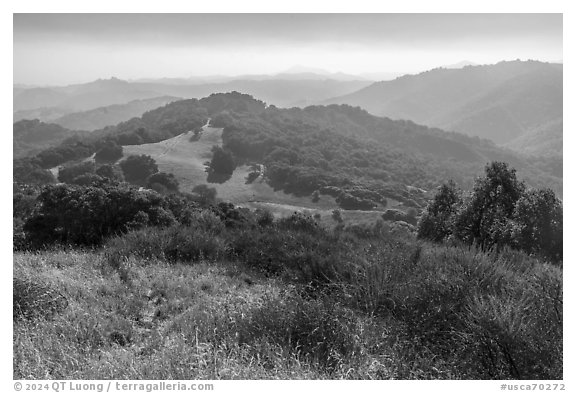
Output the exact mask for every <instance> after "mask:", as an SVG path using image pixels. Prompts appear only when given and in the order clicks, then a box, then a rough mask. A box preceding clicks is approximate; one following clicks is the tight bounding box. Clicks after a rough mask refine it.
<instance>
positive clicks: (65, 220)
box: [24, 185, 175, 245]
mask: <svg viewBox="0 0 576 393" xmlns="http://www.w3.org/2000/svg"><path fill="white" fill-rule="evenodd" d="M38 203H39V206H40V208H39V210H38V211H37V212H36V213H35V214H34V215H33V216H32V217H30V218H29V219H28V220H27V221H26V223H25V225H24V231H25V232H26V233H27V235H28V237H29V239H30V242H31V243H33V244H36V245H42V244H45V243H53V242H62V243H71V244H83V245H95V244H99V243H100V242H101V241H102V240H103V239H104V238H105V237H108V236H112V235H115V234H118V233H121V232H124V231H126V230H127V229H129V228H130V226H131V222H132V221H134V220H135V219H137V218H138V217H137V215H140V216H142V215H143V214H145V215H146V217H147V222H148V224H149V225H159V226H167V225H170V224H172V223H174V222H175V218H174V215H173V214H172V212H171V211H170V206H169V204H168V203H167V201H166V200H165V199H164V198H162V197H161V196H160V195H158V194H157V193H155V192H138V191H137V190H135V189H134V188H130V187H116V186H103V187H79V186H68V185H57V186H48V187H47V188H45V189H44V190H43V191H42V192H41V193H40V195H39V197H38Z"/></svg>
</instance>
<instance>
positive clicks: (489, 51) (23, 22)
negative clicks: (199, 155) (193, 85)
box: [14, 14, 562, 84]
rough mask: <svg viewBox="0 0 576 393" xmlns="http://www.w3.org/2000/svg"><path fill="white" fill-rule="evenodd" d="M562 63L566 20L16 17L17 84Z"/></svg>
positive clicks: (546, 16) (318, 16) (518, 17)
mask: <svg viewBox="0 0 576 393" xmlns="http://www.w3.org/2000/svg"><path fill="white" fill-rule="evenodd" d="M516 58H520V59H537V60H543V61H560V60H562V15H561V14H15V15H14V83H23V84H69V83H77V82H87V81H91V80H94V79H97V78H109V77H111V76H116V77H118V78H122V79H133V78H142V77H189V76H192V75H214V74H223V75H239V74H259V73H276V72H281V71H283V70H286V69H289V68H291V67H293V66H295V65H302V66H307V67H315V68H322V69H325V70H327V71H331V72H338V71H340V72H345V73H351V74H360V73H373V72H418V71H422V70H426V69H430V68H434V67H438V66H442V65H448V64H452V63H457V62H459V61H462V60H469V61H472V62H475V63H482V64H484V63H495V62H498V61H500V60H511V59H516Z"/></svg>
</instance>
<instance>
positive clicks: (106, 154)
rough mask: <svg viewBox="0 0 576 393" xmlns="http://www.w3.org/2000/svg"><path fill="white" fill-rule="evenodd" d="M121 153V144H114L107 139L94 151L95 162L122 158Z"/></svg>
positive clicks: (114, 160) (113, 160)
mask: <svg viewBox="0 0 576 393" xmlns="http://www.w3.org/2000/svg"><path fill="white" fill-rule="evenodd" d="M122 154H123V149H122V146H120V145H118V144H116V142H114V141H109V142H107V143H106V144H105V145H104V146H103V147H102V148H101V149H100V150H98V151H97V152H96V154H95V155H94V159H95V160H96V161H97V162H116V161H117V160H119V159H120V158H122Z"/></svg>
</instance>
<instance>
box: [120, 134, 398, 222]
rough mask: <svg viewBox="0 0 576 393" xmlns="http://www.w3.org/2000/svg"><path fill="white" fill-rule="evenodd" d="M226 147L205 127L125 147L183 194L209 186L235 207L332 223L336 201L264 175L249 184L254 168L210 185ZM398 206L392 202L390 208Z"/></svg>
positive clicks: (243, 168) (246, 167)
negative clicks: (289, 188) (217, 156)
mask: <svg viewBox="0 0 576 393" xmlns="http://www.w3.org/2000/svg"><path fill="white" fill-rule="evenodd" d="M221 145H222V128H215V127H209V126H205V127H203V132H202V133H201V134H200V137H199V138H195V137H194V133H193V132H188V133H185V134H181V135H179V136H176V137H174V138H171V139H167V140H165V141H162V142H158V143H150V144H144V145H133V146H125V147H124V155H125V156H128V155H140V154H146V155H149V156H151V157H152V158H153V159H154V160H155V161H156V163H157V164H158V169H159V170H160V171H161V172H167V173H172V174H174V176H175V177H176V179H177V180H178V182H179V184H180V190H181V191H183V192H192V190H193V188H194V187H195V186H197V185H199V184H207V185H208V186H209V187H213V188H215V189H216V191H217V196H218V198H220V199H222V200H224V201H228V202H232V203H233V204H235V205H240V206H246V207H250V208H266V209H268V210H270V211H272V212H273V213H274V214H275V215H276V216H287V215H290V214H292V213H293V212H295V211H301V212H307V213H308V214H310V215H314V214H320V215H321V216H322V217H324V218H325V221H327V223H330V222H331V221H332V219H331V218H330V215H331V212H332V210H333V209H337V208H338V204H337V203H336V202H335V201H334V198H333V197H331V196H328V195H325V196H322V197H321V198H320V200H319V201H317V202H313V201H312V198H311V197H310V196H301V197H299V196H296V195H293V194H289V193H286V192H284V191H281V190H274V189H273V188H272V187H271V186H270V185H268V184H267V183H266V181H265V179H264V178H263V177H262V176H259V177H258V178H257V179H255V180H254V181H251V182H248V181H247V177H248V174H249V173H250V172H252V171H253V169H252V168H251V166H250V165H240V166H238V167H237V168H236V169H235V170H234V173H233V174H232V175H231V176H230V177H229V178H228V179H227V180H225V181H223V182H210V181H209V180H208V173H207V171H206V168H207V166H206V165H205V164H206V163H207V162H208V161H210V160H211V158H212V147H213V146H221ZM396 205H398V202H397V201H394V200H393V199H389V201H388V206H390V207H393V206H396ZM381 213H382V211H380V210H376V211H375V212H372V213H370V212H361V211H347V212H345V213H343V214H344V216H345V217H348V218H353V217H356V218H360V217H362V216H368V217H370V218H371V219H375V218H376V217H377V216H378V215H379V214H381Z"/></svg>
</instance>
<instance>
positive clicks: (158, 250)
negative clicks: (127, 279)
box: [105, 226, 226, 266]
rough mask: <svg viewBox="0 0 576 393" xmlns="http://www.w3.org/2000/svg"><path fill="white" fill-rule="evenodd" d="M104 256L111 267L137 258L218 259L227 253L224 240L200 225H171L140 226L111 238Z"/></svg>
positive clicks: (174, 260)
mask: <svg viewBox="0 0 576 393" xmlns="http://www.w3.org/2000/svg"><path fill="white" fill-rule="evenodd" d="M105 249H106V255H107V259H108V261H109V263H110V264H111V265H112V266H118V265H119V264H120V262H121V261H122V260H125V259H126V258H129V257H136V258H138V259H143V260H163V261H166V262H197V261H201V260H217V259H218V258H219V257H221V256H223V255H224V254H225V253H226V247H225V243H224V242H223V241H222V239H220V238H218V237H216V236H214V234H213V233H209V232H207V231H205V230H203V229H202V228H193V227H185V226H174V227H170V228H165V229H154V228H143V229H140V230H136V231H132V232H128V233H126V234H124V235H122V236H120V237H116V238H113V239H110V240H109V241H108V242H107V243H106V245H105Z"/></svg>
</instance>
